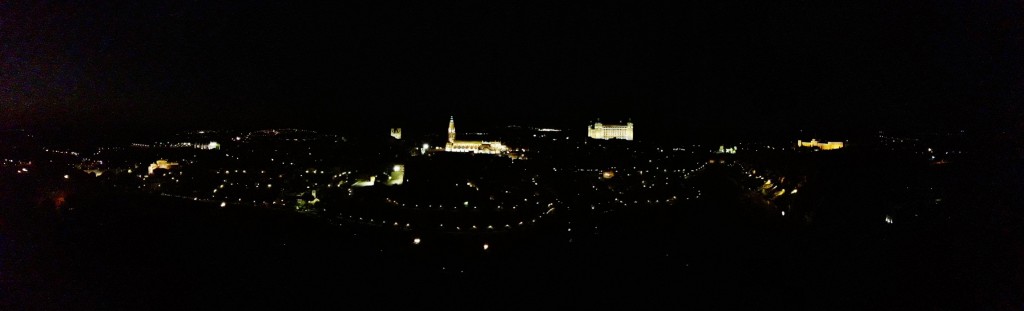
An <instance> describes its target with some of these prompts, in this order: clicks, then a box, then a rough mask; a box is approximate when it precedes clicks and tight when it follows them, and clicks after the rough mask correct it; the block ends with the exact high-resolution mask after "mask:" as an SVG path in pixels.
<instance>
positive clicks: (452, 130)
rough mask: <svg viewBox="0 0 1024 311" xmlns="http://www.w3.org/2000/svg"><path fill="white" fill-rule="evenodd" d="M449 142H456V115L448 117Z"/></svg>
mask: <svg viewBox="0 0 1024 311" xmlns="http://www.w3.org/2000/svg"><path fill="white" fill-rule="evenodd" d="M448 142H449V143H454V142H455V116H452V117H451V119H448Z"/></svg>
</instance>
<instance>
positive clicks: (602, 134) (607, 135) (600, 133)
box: [587, 122, 633, 140]
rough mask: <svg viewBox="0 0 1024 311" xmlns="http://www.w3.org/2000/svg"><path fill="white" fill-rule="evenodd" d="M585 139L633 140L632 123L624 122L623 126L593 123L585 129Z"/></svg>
mask: <svg viewBox="0 0 1024 311" xmlns="http://www.w3.org/2000/svg"><path fill="white" fill-rule="evenodd" d="M587 137H590V138H593V139H624V140H633V122H626V124H625V125H612V124H604V123H601V122H595V123H594V124H591V125H590V126H588V127H587Z"/></svg>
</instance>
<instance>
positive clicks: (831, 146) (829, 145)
mask: <svg viewBox="0 0 1024 311" xmlns="http://www.w3.org/2000/svg"><path fill="white" fill-rule="evenodd" d="M796 146H797V147H802V148H814V147H818V149H821V150H836V149H842V148H843V147H844V144H843V142H841V141H830V142H824V143H823V142H819V141H818V140H817V139H811V141H802V140H797V141H796Z"/></svg>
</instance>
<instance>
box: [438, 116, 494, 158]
mask: <svg viewBox="0 0 1024 311" xmlns="http://www.w3.org/2000/svg"><path fill="white" fill-rule="evenodd" d="M444 151H448V152H471V153H482V154H502V153H505V152H507V151H508V147H506V146H505V145H503V144H502V143H501V142H499V141H479V140H456V139H455V117H452V118H451V119H450V120H448V143H446V144H445V145H444Z"/></svg>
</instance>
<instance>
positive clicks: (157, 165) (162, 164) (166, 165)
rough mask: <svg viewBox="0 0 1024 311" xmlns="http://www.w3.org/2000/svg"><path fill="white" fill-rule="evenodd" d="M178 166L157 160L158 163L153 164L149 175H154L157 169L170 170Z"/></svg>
mask: <svg viewBox="0 0 1024 311" xmlns="http://www.w3.org/2000/svg"><path fill="white" fill-rule="evenodd" d="M176 166H178V163H175V162H167V160H156V162H154V163H153V164H150V165H149V174H150V175H153V171H155V170H157V169H165V170H169V169H171V168H174V167H176Z"/></svg>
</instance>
